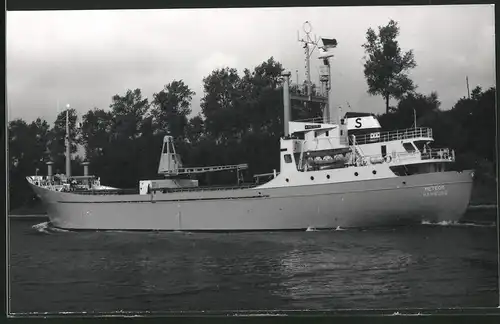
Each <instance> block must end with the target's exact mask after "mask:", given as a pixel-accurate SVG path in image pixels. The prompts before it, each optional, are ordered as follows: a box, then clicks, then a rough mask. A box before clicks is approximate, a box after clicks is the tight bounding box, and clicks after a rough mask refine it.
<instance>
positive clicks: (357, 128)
mask: <svg viewBox="0 0 500 324" xmlns="http://www.w3.org/2000/svg"><path fill="white" fill-rule="evenodd" d="M306 33H307V34H309V33H310V25H309V30H308V31H306ZM307 39H308V40H307V41H303V42H304V44H305V47H306V46H307V50H306V54H307V60H309V57H310V52H309V46H310V43H314V42H312V40H311V38H310V37H309V36H308V37H307ZM322 41H323V44H324V46H323V47H322V48H321V49H322V50H323V54H322V55H321V57H320V59H322V60H323V63H324V65H325V66H326V67H327V68H326V69H323V71H325V73H322V75H321V80H322V81H321V82H324V83H325V86H324V87H322V90H320V91H313V90H312V89H311V85H312V83H311V82H310V74H308V75H307V78H308V79H307V82H305V86H306V89H305V91H302V92H300V91H297V89H299V88H300V87H295V88H294V89H295V90H294V91H291V85H290V75H291V74H290V73H284V74H283V78H284V80H283V98H284V116H285V122H284V124H285V131H284V136H283V137H282V138H281V139H280V152H279V159H280V170H279V172H276V171H275V172H273V173H269V174H267V176H269V177H270V178H271V179H269V180H268V181H267V182H265V183H258V182H257V183H254V184H252V185H244V184H242V183H241V182H242V178H241V171H242V170H245V169H247V167H248V166H247V165H246V164H240V165H226V166H206V167H185V166H183V164H182V161H181V157H180V156H179V155H178V154H177V153H176V151H175V147H174V144H173V143H174V142H173V138H172V137H171V136H165V137H164V141H163V147H162V148H161V149H162V153H161V159H160V163H159V168H158V173H159V174H160V175H162V176H163V177H164V178H163V179H153V180H141V181H139V184H138V188H137V190H136V192H134V193H130V192H127V191H125V190H118V189H116V188H112V187H106V186H102V185H101V184H100V182H99V181H98V180H99V179H98V178H96V177H92V176H89V175H88V166H87V167H86V169H85V170H86V171H85V175H84V176H83V177H72V176H71V175H70V173H69V172H67V173H68V174H67V176H66V177H63V176H61V175H59V176H54V175H52V172H51V165H50V162H49V172H48V175H47V176H30V177H27V180H28V182H29V183H30V185H31V187H32V188H33V190H34V191H35V193H36V194H37V195H38V196H39V197H40V198H41V200H42V201H43V202H44V204H45V205H46V207H47V212H48V216H49V218H50V221H51V223H52V225H53V226H55V227H59V228H64V229H94V230H174V231H204V230H205V231H234V230H292V229H296V230H305V229H307V228H316V229H321V228H338V227H339V226H340V227H342V228H347V227H369V226H380V225H391V224H404V223H413V222H419V223H420V222H422V220H427V221H431V222H439V221H456V220H459V219H460V218H461V217H462V215H463V214H464V212H465V210H466V208H467V206H468V204H469V200H470V195H471V190H472V182H473V177H474V172H473V170H460V171H456V170H454V167H453V165H454V162H455V154H454V151H453V150H449V149H446V148H433V147H432V143H433V141H434V138H433V134H432V129H430V128H425V127H416V125H413V127H412V128H409V129H402V130H394V131H388V132H384V131H382V129H381V126H380V124H379V122H378V120H377V118H376V116H375V115H373V114H370V113H361V112H347V113H346V114H344V116H340V113H339V114H338V116H337V118H336V121H335V122H333V121H331V120H330V118H329V115H330V105H329V102H331V101H330V100H329V99H328V97H329V95H330V86H329V82H328V81H329V77H330V64H329V63H330V62H329V60H328V59H329V58H330V57H332V56H333V55H326V54H325V52H328V51H329V50H331V49H332V48H334V47H335V46H336V45H337V42H336V40H331V39H322ZM316 44H317V42H316ZM307 63H308V62H307ZM308 67H309V63H308V64H306V68H307V69H308ZM308 72H309V71H308ZM291 100H302V101H304V102H305V103H306V104H308V103H310V102H313V101H316V102H319V103H321V104H323V105H324V108H323V109H324V111H325V110H326V111H327V112H324V113H323V118H322V119H321V120H319V121H316V120H309V121H307V120H306V121H290V106H291V105H290V102H291ZM341 117H342V118H341ZM67 158H69V157H68V156H67ZM277 158H278V157H277ZM228 170H233V171H236V174H237V177H236V180H237V184H236V186H235V187H224V188H221V187H200V186H199V184H198V181H197V180H193V179H190V177H189V176H190V175H192V174H195V173H206V172H224V171H228ZM257 178H259V176H257Z"/></svg>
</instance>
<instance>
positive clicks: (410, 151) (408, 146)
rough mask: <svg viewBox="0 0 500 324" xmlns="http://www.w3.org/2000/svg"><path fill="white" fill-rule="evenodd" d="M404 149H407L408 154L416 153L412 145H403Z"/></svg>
mask: <svg viewBox="0 0 500 324" xmlns="http://www.w3.org/2000/svg"><path fill="white" fill-rule="evenodd" d="M403 147H404V148H405V150H406V152H408V153H413V152H415V147H414V146H413V145H412V144H411V143H403Z"/></svg>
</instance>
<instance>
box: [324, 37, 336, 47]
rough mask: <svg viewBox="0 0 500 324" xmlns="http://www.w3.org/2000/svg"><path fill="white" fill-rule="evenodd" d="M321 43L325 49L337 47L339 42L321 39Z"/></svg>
mask: <svg viewBox="0 0 500 324" xmlns="http://www.w3.org/2000/svg"><path fill="white" fill-rule="evenodd" d="M321 41H322V42H323V47H324V48H325V49H330V48H335V47H337V40H336V39H335V38H321Z"/></svg>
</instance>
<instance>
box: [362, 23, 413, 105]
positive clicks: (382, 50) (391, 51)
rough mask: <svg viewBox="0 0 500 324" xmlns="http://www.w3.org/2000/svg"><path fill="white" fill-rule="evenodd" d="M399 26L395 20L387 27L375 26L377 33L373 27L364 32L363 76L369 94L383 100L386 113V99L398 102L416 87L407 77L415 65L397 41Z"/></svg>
mask: <svg viewBox="0 0 500 324" xmlns="http://www.w3.org/2000/svg"><path fill="white" fill-rule="evenodd" d="M398 36H399V27H398V24H397V23H396V22H395V21H394V20H390V21H389V23H388V24H387V25H386V26H383V27H380V26H379V27H378V34H377V33H375V31H374V30H373V29H372V28H369V29H368V31H367V32H366V43H365V44H363V45H362V46H363V47H364V49H365V53H366V54H367V57H365V64H364V74H365V78H366V82H367V84H368V93H369V94H371V95H381V96H382V97H383V98H384V100H385V106H386V113H388V112H389V99H390V98H395V99H401V98H402V97H403V96H404V95H405V94H406V93H408V92H411V91H413V90H414V89H415V88H416V86H415V85H414V84H413V81H412V80H411V79H410V78H409V77H408V74H407V71H408V70H409V69H412V68H414V67H415V66H416V65H417V64H416V62H415V59H414V55H413V51H412V50H409V51H408V52H405V53H402V52H401V48H400V47H399V43H398V41H397V40H396V38H397V37H398Z"/></svg>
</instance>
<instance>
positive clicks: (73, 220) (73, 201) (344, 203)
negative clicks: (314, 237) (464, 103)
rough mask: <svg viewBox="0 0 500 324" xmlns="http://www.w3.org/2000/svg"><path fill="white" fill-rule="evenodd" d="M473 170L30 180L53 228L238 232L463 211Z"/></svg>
mask: <svg viewBox="0 0 500 324" xmlns="http://www.w3.org/2000/svg"><path fill="white" fill-rule="evenodd" d="M472 178H473V172H472V171H463V172H454V171H451V172H442V173H429V174H419V175H413V176H405V177H395V178H387V179H376V180H365V181H353V182H343V183H330V184H321V185H307V186H296V187H293V186H290V187H283V188H259V187H255V188H249V189H238V190H219V191H195V192H176V193H157V194H154V195H138V194H137V195H80V194H74V193H64V192H55V191H51V190H47V189H44V188H41V187H38V186H35V185H33V184H32V188H33V190H34V191H35V192H36V193H37V194H38V195H39V196H40V198H41V199H42V201H43V202H44V203H45V204H46V207H47V212H48V216H49V218H50V221H51V223H52V225H53V226H56V227H59V228H64V229H74V230H83V229H90V230H170V231H203V230H205V231H236V230H301V229H306V228H317V229H321V228H337V227H339V226H340V227H342V228H348V227H371V226H384V225H391V224H402V223H412V222H421V221H422V220H427V221H431V222H438V221H456V220H459V219H460V218H461V217H462V215H463V214H464V213H465V210H466V208H467V206H468V204H469V200H470V194H471V190H472V180H473V179H472Z"/></svg>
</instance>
